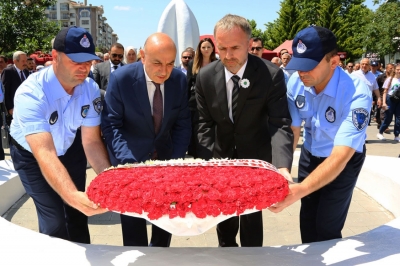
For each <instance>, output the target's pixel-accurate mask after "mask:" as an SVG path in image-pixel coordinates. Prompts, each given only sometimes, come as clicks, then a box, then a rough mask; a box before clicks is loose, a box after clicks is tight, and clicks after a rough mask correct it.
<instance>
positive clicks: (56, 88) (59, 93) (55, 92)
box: [42, 66, 87, 99]
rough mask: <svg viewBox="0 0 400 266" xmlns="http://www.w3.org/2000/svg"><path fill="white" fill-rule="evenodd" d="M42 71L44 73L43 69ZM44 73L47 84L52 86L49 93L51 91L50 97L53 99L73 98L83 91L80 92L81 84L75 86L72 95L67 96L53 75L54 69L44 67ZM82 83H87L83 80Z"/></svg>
mask: <svg viewBox="0 0 400 266" xmlns="http://www.w3.org/2000/svg"><path fill="white" fill-rule="evenodd" d="M42 71H45V69H43V70H42ZM46 71H47V73H44V74H45V75H47V78H48V81H49V82H48V83H49V84H50V85H51V86H52V88H51V91H52V97H53V98H54V99H61V98H64V97H67V96H68V97H71V98H75V97H77V96H78V95H81V94H83V90H82V86H81V85H82V83H81V84H78V85H76V87H75V88H74V93H73V94H72V95H69V94H68V93H67V92H66V91H65V89H64V88H63V86H62V85H61V83H60V81H59V80H58V78H57V76H56V74H55V73H54V69H53V66H49V67H46ZM83 82H87V81H86V80H84V81H83Z"/></svg>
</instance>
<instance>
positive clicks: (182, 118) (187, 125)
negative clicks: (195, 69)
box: [171, 73, 192, 159]
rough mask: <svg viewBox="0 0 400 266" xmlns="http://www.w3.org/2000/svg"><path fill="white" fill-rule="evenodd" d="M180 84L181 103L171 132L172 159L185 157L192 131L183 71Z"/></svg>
mask: <svg viewBox="0 0 400 266" xmlns="http://www.w3.org/2000/svg"><path fill="white" fill-rule="evenodd" d="M179 74H180V73H179ZM180 86H181V91H182V94H181V95H180V96H181V101H180V102H181V104H180V108H179V114H178V118H177V119H176V121H175V123H174V125H173V127H172V132H171V138H172V143H173V146H174V148H173V151H172V159H176V158H184V157H185V154H186V151H187V149H188V146H189V142H190V135H191V131H192V128H191V121H190V111H189V107H188V96H187V90H186V79H185V75H184V74H183V73H182V75H181V79H180Z"/></svg>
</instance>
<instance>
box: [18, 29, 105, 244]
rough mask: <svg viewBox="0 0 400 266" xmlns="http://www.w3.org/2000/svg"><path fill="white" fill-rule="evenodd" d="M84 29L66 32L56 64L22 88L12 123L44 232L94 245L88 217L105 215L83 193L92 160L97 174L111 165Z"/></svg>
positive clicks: (60, 38)
mask: <svg viewBox="0 0 400 266" xmlns="http://www.w3.org/2000/svg"><path fill="white" fill-rule="evenodd" d="M94 51H95V46H94V43H93V39H92V36H91V35H90V34H89V33H88V32H87V31H86V30H85V29H83V28H77V27H70V28H65V29H62V30H61V31H60V32H59V33H58V34H57V36H56V38H55V41H54V46H53V51H52V56H53V60H54V62H53V65H52V66H50V67H48V68H45V69H43V70H42V71H40V72H38V73H35V74H33V75H31V76H29V78H28V79H27V80H26V81H25V82H24V83H23V84H22V85H21V86H20V87H19V88H18V90H17V92H16V94H15V98H14V113H13V115H14V120H13V122H12V124H11V136H12V139H11V143H12V145H11V157H12V159H13V163H14V167H15V170H16V171H17V172H18V174H19V176H20V178H21V181H22V184H23V185H24V188H25V190H26V192H27V193H28V194H29V195H30V196H31V197H32V199H33V201H34V203H35V206H36V211H37V214H38V220H39V231H40V232H41V233H44V234H47V235H50V236H54V237H59V238H63V239H66V240H70V241H74V242H80V243H90V236H89V230H88V225H87V216H86V215H94V214H99V213H103V212H105V211H106V210H105V209H101V208H98V206H97V205H96V204H94V203H93V202H92V201H90V200H89V199H88V197H87V195H86V194H85V192H84V191H85V182H86V165H87V160H86V157H87V159H88V161H89V163H90V165H91V166H92V167H93V169H94V170H95V172H96V173H100V172H101V171H103V170H104V169H105V168H107V167H109V166H110V162H109V160H108V156H107V151H106V149H105V147H104V144H103V142H102V138H101V135H100V112H101V110H102V103H101V99H100V91H99V88H98V86H97V84H96V83H95V82H94V81H93V80H92V79H89V78H87V76H88V73H89V70H90V66H91V60H93V59H98V57H97V56H96V55H95V53H94Z"/></svg>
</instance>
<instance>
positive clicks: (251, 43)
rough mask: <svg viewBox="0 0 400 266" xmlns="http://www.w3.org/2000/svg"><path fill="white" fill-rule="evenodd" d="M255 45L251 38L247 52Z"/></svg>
mask: <svg viewBox="0 0 400 266" xmlns="http://www.w3.org/2000/svg"><path fill="white" fill-rule="evenodd" d="M252 45H253V40H252V39H251V38H250V40H249V44H248V45H247V51H250V50H251V46H252Z"/></svg>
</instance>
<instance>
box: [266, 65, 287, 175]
mask: <svg viewBox="0 0 400 266" xmlns="http://www.w3.org/2000/svg"><path fill="white" fill-rule="evenodd" d="M268 68H269V70H270V72H271V75H272V86H271V88H270V90H269V97H268V100H267V108H268V116H269V131H270V135H271V146H272V164H273V165H275V166H276V167H277V168H288V169H291V167H292V161H293V132H292V129H291V128H290V125H291V123H292V120H291V117H290V113H289V108H288V102H287V96H286V85H285V77H284V74H283V71H282V69H272V67H268Z"/></svg>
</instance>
